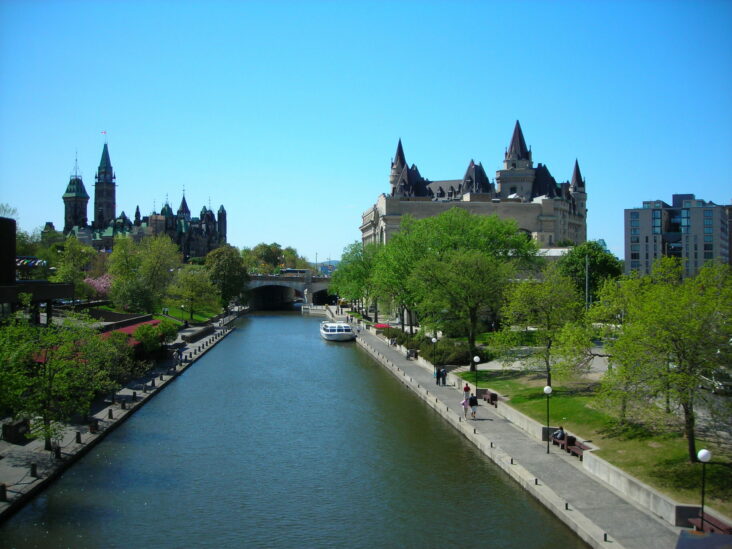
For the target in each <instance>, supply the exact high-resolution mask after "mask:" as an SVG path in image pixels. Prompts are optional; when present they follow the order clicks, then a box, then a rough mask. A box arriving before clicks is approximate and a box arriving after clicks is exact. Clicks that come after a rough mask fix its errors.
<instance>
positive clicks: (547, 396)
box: [544, 385, 552, 454]
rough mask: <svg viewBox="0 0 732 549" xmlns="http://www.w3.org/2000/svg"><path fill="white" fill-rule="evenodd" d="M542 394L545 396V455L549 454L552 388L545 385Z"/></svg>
mask: <svg viewBox="0 0 732 549" xmlns="http://www.w3.org/2000/svg"><path fill="white" fill-rule="evenodd" d="M544 394H545V395H546V453H547V454H548V453H549V442H551V437H550V436H549V396H550V395H551V394H552V386H551V385H547V386H546V387H544Z"/></svg>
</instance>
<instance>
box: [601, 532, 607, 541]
mask: <svg viewBox="0 0 732 549" xmlns="http://www.w3.org/2000/svg"><path fill="white" fill-rule="evenodd" d="M602 541H607V532H605V533H604V534H603V535H602Z"/></svg>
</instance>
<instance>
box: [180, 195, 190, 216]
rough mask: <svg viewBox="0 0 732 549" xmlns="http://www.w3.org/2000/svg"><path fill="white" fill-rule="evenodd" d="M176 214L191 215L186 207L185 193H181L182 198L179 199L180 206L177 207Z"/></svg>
mask: <svg viewBox="0 0 732 549" xmlns="http://www.w3.org/2000/svg"><path fill="white" fill-rule="evenodd" d="M178 215H186V216H190V215H191V210H189V209H188V203H187V202H186V195H183V200H181V201H180V207H179V208H178Z"/></svg>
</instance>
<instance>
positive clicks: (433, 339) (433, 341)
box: [432, 337, 440, 385]
mask: <svg viewBox="0 0 732 549" xmlns="http://www.w3.org/2000/svg"><path fill="white" fill-rule="evenodd" d="M435 343H437V338H436V337H433V338H432V365H433V366H434V367H435V378H436V377H437V357H436V356H435ZM437 384H438V385H439V384H440V382H439V381H438V382H437Z"/></svg>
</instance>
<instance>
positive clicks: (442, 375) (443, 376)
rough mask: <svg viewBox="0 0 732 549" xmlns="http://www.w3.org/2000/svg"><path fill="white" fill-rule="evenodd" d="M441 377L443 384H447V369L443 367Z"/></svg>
mask: <svg viewBox="0 0 732 549" xmlns="http://www.w3.org/2000/svg"><path fill="white" fill-rule="evenodd" d="M440 377H441V378H442V386H443V387H444V386H445V385H447V370H446V369H445V368H443V369H442V370H440Z"/></svg>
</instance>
